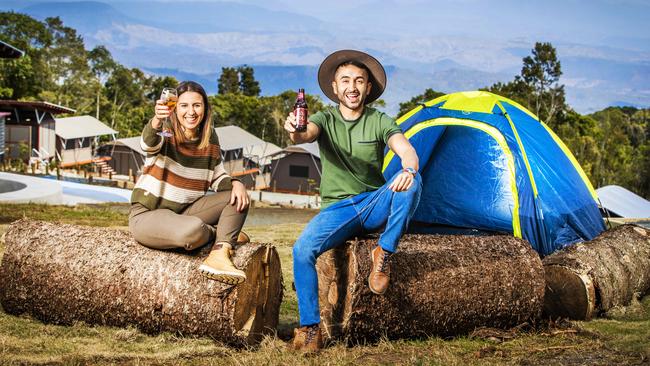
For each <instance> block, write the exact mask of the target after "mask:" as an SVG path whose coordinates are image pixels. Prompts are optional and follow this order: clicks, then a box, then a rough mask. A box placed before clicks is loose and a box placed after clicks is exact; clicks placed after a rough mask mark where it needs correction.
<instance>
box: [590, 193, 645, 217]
mask: <svg viewBox="0 0 650 366" xmlns="http://www.w3.org/2000/svg"><path fill="white" fill-rule="evenodd" d="M596 193H597V194H598V197H599V198H600V201H601V202H602V205H603V207H604V208H606V209H607V210H608V211H610V212H612V213H613V214H615V215H617V216H620V217H628V218H632V217H633V218H648V217H650V201H648V200H646V199H645V198H643V197H641V196H639V195H637V194H635V193H634V192H631V191H629V190H627V189H625V188H623V187H620V186H615V185H611V186H605V187H601V188H598V189H597V190H596Z"/></svg>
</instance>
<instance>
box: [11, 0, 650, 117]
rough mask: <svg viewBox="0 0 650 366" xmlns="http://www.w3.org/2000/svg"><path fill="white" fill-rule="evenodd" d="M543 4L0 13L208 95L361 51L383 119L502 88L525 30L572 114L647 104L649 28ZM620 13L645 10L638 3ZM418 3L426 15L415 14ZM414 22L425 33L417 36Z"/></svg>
mask: <svg viewBox="0 0 650 366" xmlns="http://www.w3.org/2000/svg"><path fill="white" fill-rule="evenodd" d="M240 1H241V0H240ZM551 3H552V4H553V5H554V6H546V5H542V4H541V3H539V4H538V3H535V2H520V1H516V0H504V1H501V0H498V1H497V0H486V1H485V2H477V4H476V7H472V8H471V9H469V8H468V9H466V10H467V12H462V13H459V12H458V11H457V10H458V7H459V6H465V5H457V4H455V2H451V1H448V2H441V3H440V4H437V6H436V7H430V9H429V8H427V7H424V8H423V7H422V6H420V5H419V2H418V1H396V0H386V1H384V0H381V1H380V0H374V1H371V2H370V4H371V6H370V7H368V6H366V7H365V8H363V9H362V8H359V9H358V10H359V11H353V12H350V13H351V14H357V15H358V16H360V17H366V18H359V19H357V20H355V21H353V22H340V18H341V17H340V15H339V14H340V13H341V10H340V9H338V8H336V9H335V8H334V7H333V5H332V4H330V5H329V9H330V10H331V12H330V13H329V18H328V17H327V16H325V17H322V19H329V20H320V19H319V18H316V17H317V16H319V15H321V14H316V13H314V14H313V16H312V13H311V12H308V13H309V14H310V15H304V14H296V13H294V12H292V11H291V9H292V7H293V8H300V9H303V11H304V9H306V8H307V7H308V4H302V3H300V4H298V3H296V4H293V5H291V6H285V5H283V4H291V3H290V2H289V1H288V0H285V1H284V2H282V3H281V4H280V5H278V4H279V3H274V2H265V1H262V0H247V1H246V3H243V2H223V1H198V0H189V1H154V0H145V1H126V0H124V1H120V0H118V1H111V2H110V3H109V2H108V0H96V1H66V0H51V1H50V0H0V11H7V10H13V11H18V12H23V13H27V14H29V15H31V16H33V17H35V18H37V19H40V20H42V19H44V18H46V17H50V16H59V17H60V18H61V19H62V20H63V22H64V24H65V25H66V26H70V27H72V28H75V29H77V31H78V34H79V35H81V36H82V37H83V38H84V41H85V42H86V47H87V48H92V47H94V46H95V45H98V44H103V45H105V46H106V47H107V48H108V49H109V50H110V51H111V53H112V55H113V57H114V58H115V59H116V60H117V61H118V62H120V63H122V64H123V65H125V66H128V67H138V68H141V69H143V70H145V71H148V72H151V73H155V74H160V75H172V76H175V77H176V78H178V79H193V80H196V81H198V82H201V83H202V84H203V85H204V86H205V87H206V88H207V90H208V91H209V92H211V93H215V92H216V90H217V79H218V76H219V73H220V71H221V67H222V66H237V65H241V64H249V65H252V66H253V67H254V68H255V76H256V78H257V79H258V80H259V82H260V84H261V87H262V93H263V95H273V94H277V93H280V92H283V91H285V90H287V89H297V88H299V87H303V88H305V89H306V90H307V91H308V92H309V93H311V94H319V93H320V88H319V87H318V84H317V82H316V72H317V68H318V64H319V62H320V61H321V60H322V59H323V58H324V57H325V56H326V55H327V54H329V53H330V52H332V51H334V50H336V49H340V48H357V49H362V50H366V51H368V52H370V53H371V54H373V55H374V56H375V57H377V58H378V59H380V60H381V61H382V62H383V63H384V64H385V65H388V66H387V73H388V76H389V80H388V88H387V90H386V93H385V94H384V95H383V96H382V98H383V99H384V100H385V101H386V102H387V108H386V110H387V112H389V113H393V112H396V111H397V109H398V104H399V103H400V102H403V101H406V100H409V99H411V98H412V97H413V96H415V95H418V94H420V93H422V92H423V91H424V90H425V89H427V88H432V89H434V90H437V91H441V92H455V91H461V90H473V89H477V88H481V87H486V86H489V85H491V84H493V83H494V82H497V81H501V82H508V81H511V80H512V79H513V77H514V75H515V74H518V73H519V71H520V70H521V58H523V57H525V56H528V55H530V52H531V49H532V48H533V46H534V42H535V40H536V39H535V38H531V36H530V34H533V33H534V34H537V35H535V36H534V37H539V38H544V37H542V35H544V34H552V35H553V37H555V38H553V37H551V38H552V39H551V42H553V44H554V46H555V47H556V48H557V50H558V57H559V59H560V61H561V63H562V70H563V75H562V77H561V78H560V83H564V84H566V88H565V90H566V93H567V101H568V103H569V104H570V105H571V106H572V107H573V108H575V109H576V110H577V111H579V112H581V113H588V112H593V111H595V110H599V109H602V108H604V107H607V106H609V105H613V104H624V105H635V106H646V105H649V104H650V87H649V86H648V85H650V56H648V53H647V52H643V50H646V51H647V50H649V49H650V46H648V45H650V43H648V42H645V43H644V40H646V39H648V35H647V34H648V33H647V32H637V33H636V34H638V36H637V37H636V38H632V37H630V36H629V34H628V33H629V32H627V33H626V32H624V31H620V32H619V31H616V32H614V31H612V32H610V33H608V34H605V35H604V36H603V35H600V36H597V35H595V33H594V32H596V31H598V32H601V33H602V32H605V33H607V32H606V30H607V29H610V28H611V27H612V26H613V25H612V24H609V23H606V22H605V20H606V19H608V16H609V15H608V14H610V11H609V10H608V9H614V8H616V9H618V7H617V5H614V4H613V2H611V1H610V0H594V4H593V5H594V6H593V7H597V9H591V7H589V6H585V5H584V4H582V3H581V2H575V1H574V2H569V3H566V2H561V0H551ZM560 3H562V4H564V3H566V5H562V7H563V9H564V8H565V10H566V9H572V11H573V10H575V11H577V10H578V9H583V8H585V7H587V8H589V9H587V10H586V11H588V14H590V16H593V18H594V19H601V22H600V23H598V22H596V21H590V22H588V23H589V24H587V25H586V26H587V27H588V28H589V29H590V30H593V31H594V32H586V33H585V32H584V31H582V30H581V32H580V34H582V37H583V38H582V39H583V40H585V39H595V38H598V37H600V38H599V39H600V41H598V42H596V41H594V42H596V43H595V44H600V46H598V45H596V46H594V44H592V43H590V44H588V45H585V44H577V43H576V42H579V41H580V40H579V39H580V37H578V34H577V33H578V29H577V28H576V27H577V25H576V24H573V23H570V22H559V23H558V25H557V26H553V27H550V26H548V24H549V23H548V22H547V19H546V18H545V17H541V16H540V14H545V15H544V16H553V17H555V16H557V17H559V18H558V19H560V18H562V19H570V18H571V17H573V15H572V14H569V13H566V12H565V13H562V14H557V15H556V14H555V10H554V9H555V8H559V7H560ZM254 4H257V5H254ZM364 4H365V5H367V4H368V2H365V3H364ZM364 4H359V5H358V6H361V5H364ZM603 4H604V5H603ZM267 5H268V6H267ZM628 5H630V4H628ZM309 6H312V5H309ZM314 6H315V5H314ZM350 6H357V5H355V4H350V5H349V6H347V8H346V9H348V11H349V10H350ZM630 6H631V8H630V9H641V10H643V9H646V8H648V6H646V5H644V4H641V2H640V1H639V2H638V3H636V2H635V4H631V5H630ZM267 7H274V8H275V9H282V10H269V9H267ZM285 8H286V9H287V10H284V9H285ZM425 8H427V10H431V11H434V10H435V12H433V13H432V12H427V11H423V9H425ZM497 8H498V9H497ZM364 9H365V11H362V10H364ZM386 9H393V10H392V11H393V12H395V14H394V17H391V21H390V22H386V24H383V25H382V26H381V27H376V26H375V24H374V23H373V22H374V20H373V19H376V18H380V15H381V14H385V13H386V12H387V10H386ZM630 9H627V8H626V9H622V8H621V9H620V11H621V14H624V15H625V16H620V17H613V20H615V23H616V25H617V26H619V28H620V29H623V28H624V26H626V22H628V18H629V19H631V20H633V21H634V22H633V23H634V24H633V25H634V27H637V28H638V29H642V30H643V29H646V28H647V27H648V26H647V24H646V23H639V19H640V18H641V17H643V16H646V15H645V14H646V13H644V12H641V11H638V12H637V11H633V10H630ZM606 10H607V11H606ZM494 12H498V14H499V17H498V19H497V18H494V17H492V18H490V17H485V14H491V13H494ZM540 12H541V13H540ZM637 13H638V14H637ZM305 14H307V12H305ZM372 14H374V15H376V16H374V17H373V16H370V15H372ZM517 14H535V15H536V16H537V17H532V18H531V19H529V20H526V21H525V22H503V21H501V20H500V19H504V20H507V19H509V18H512V17H513V16H515V15H517ZM472 17H479V18H477V19H481V22H475V23H472V26H471V27H470V26H468V24H469V23H471V19H474V18H472ZM553 19H555V18H553ZM483 20H484V22H483ZM417 22H421V23H422V22H423V23H422V24H417ZM411 23H413V24H411ZM601 23H602V24H601ZM423 24H424V26H426V27H428V28H429V29H424V30H423V28H422V27H423ZM639 24H641V26H639ZM639 27H640V28H639ZM637 28H634V29H637ZM496 29H498V32H497V30H496ZM630 29H632V28H630ZM610 30H611V29H610ZM524 31H525V32H524ZM443 32H446V34H447V35H445V34H444V33H443ZM522 32H523V33H522ZM531 32H532V33H531ZM554 32H558V33H554ZM572 32H573V33H576V36H575V37H574V36H573V33H572ZM592 33H594V34H592ZM158 34H160V35H161V36H160V37H158V36H157V35H158ZM526 34H528V35H529V36H526ZM163 35H164V36H169V37H170V39H164V38H162V37H163ZM508 37H510V38H509V39H508ZM558 37H559V38H558ZM585 37H586V38H585ZM504 38H506V39H507V40H504ZM564 39H566V41H564ZM538 40H540V41H548V39H538ZM610 41H611V42H610ZM571 42H573V43H571ZM640 50H641V51H640ZM323 99H324V97H323ZM324 100H325V99H324Z"/></svg>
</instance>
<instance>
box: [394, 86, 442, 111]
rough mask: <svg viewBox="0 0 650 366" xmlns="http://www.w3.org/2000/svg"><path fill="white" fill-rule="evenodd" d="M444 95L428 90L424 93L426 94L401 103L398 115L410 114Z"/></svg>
mask: <svg viewBox="0 0 650 366" xmlns="http://www.w3.org/2000/svg"><path fill="white" fill-rule="evenodd" d="M443 95H445V93H441V92H438V91H435V90H433V89H431V88H427V89H426V90H425V91H424V93H422V94H420V95H416V96H414V97H413V98H411V100H409V101H408V102H404V103H400V104H399V112H397V115H398V116H403V115H404V114H406V113H408V112H409V111H410V110H411V109H413V108H415V107H417V106H418V105H420V104H423V103H425V102H428V101H430V100H433V99H436V98H438V97H441V96H443Z"/></svg>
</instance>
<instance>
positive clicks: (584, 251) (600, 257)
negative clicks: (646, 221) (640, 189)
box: [543, 225, 650, 320]
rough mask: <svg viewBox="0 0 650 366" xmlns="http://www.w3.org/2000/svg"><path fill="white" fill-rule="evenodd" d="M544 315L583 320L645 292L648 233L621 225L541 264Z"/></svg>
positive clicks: (648, 285) (649, 281) (649, 267)
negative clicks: (544, 288)
mask: <svg viewBox="0 0 650 366" xmlns="http://www.w3.org/2000/svg"><path fill="white" fill-rule="evenodd" d="M543 263H544V270H545V271H546V296H545V299H544V312H545V314H547V315H548V316H551V317H567V318H571V319H577V320H589V319H591V317H593V316H595V315H598V314H599V313H602V312H606V311H608V310H610V309H612V308H614V307H617V306H626V305H629V304H630V302H631V301H632V299H633V298H635V297H638V296H642V295H643V294H645V293H647V292H648V290H650V232H649V231H648V230H647V229H644V228H642V227H640V226H634V225H622V226H618V227H616V228H614V229H612V230H608V231H606V232H604V233H603V234H601V235H599V236H598V237H596V238H595V239H594V240H591V241H588V242H584V243H579V244H576V245H572V246H569V247H567V248H565V249H563V250H561V251H559V252H557V253H553V254H551V255H549V256H547V257H546V258H544V260H543Z"/></svg>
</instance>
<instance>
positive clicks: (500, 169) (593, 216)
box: [383, 91, 605, 255]
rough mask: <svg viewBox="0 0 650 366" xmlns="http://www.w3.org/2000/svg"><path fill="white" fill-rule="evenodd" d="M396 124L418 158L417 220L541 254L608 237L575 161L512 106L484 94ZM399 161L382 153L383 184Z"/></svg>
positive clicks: (456, 98) (438, 103) (435, 106)
mask: <svg viewBox="0 0 650 366" xmlns="http://www.w3.org/2000/svg"><path fill="white" fill-rule="evenodd" d="M397 123H398V125H399V126H400V127H401V129H402V132H404V134H405V136H406V137H407V138H408V139H409V140H410V141H411V144H412V145H413V146H414V147H415V149H416V150H417V153H418V156H419V158H420V173H421V175H422V183H423V189H422V196H421V199H420V204H419V206H418V208H417V210H416V212H415V214H414V217H413V220H414V221H418V222H423V223H429V224H438V225H449V226H453V227H460V228H473V229H479V230H486V231H496V232H509V233H512V234H513V235H514V236H515V237H519V238H523V239H526V240H528V241H529V242H530V243H531V245H532V246H533V248H534V249H535V250H536V251H537V252H538V253H540V254H541V255H547V254H550V253H552V252H553V251H555V250H557V249H559V248H562V247H564V246H566V245H569V244H572V243H575V242H579V241H583V240H591V239H593V238H594V237H595V236H597V235H598V234H600V233H601V232H602V231H603V230H605V225H604V223H603V220H602V218H601V215H600V211H599V209H598V204H597V201H598V197H597V195H596V192H595V191H594V189H593V187H592V185H591V183H590V182H589V179H588V178H587V176H586V175H585V173H584V171H583V170H582V168H581V167H580V165H579V164H578V162H577V161H576V159H575V157H574V156H573V155H572V154H571V152H570V151H569V150H568V148H567V147H566V146H565V145H564V143H563V142H562V141H561V140H560V139H559V137H557V136H556V135H555V134H554V133H553V131H551V129H550V128H549V127H548V126H546V125H545V124H544V123H543V122H541V121H540V120H539V119H538V118H537V117H536V116H535V115H534V114H533V113H531V112H530V111H528V110H526V109H525V108H524V107H522V106H521V105H519V104H517V103H516V102H513V101H512V100H509V99H507V98H504V97H501V96H498V95H495V94H492V93H488V92H483V91H472V92H461V93H454V94H448V95H445V96H442V97H440V98H436V99H434V100H432V101H429V102H426V103H424V104H423V105H420V106H418V107H416V108H414V109H413V110H411V111H410V112H408V113H407V114H405V115H404V116H402V117H401V118H400V119H398V121H397ZM399 160H400V159H399V158H398V157H396V156H395V155H394V154H393V152H392V151H388V152H387V154H386V156H385V159H384V167H383V169H384V176H385V177H386V178H387V179H388V178H389V177H391V176H392V175H393V174H395V173H396V172H397V171H398V170H400V169H401V162H400V161H399Z"/></svg>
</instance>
